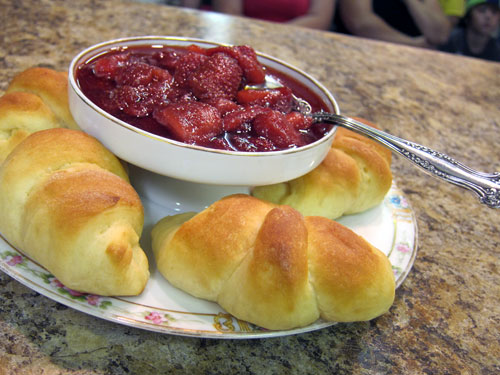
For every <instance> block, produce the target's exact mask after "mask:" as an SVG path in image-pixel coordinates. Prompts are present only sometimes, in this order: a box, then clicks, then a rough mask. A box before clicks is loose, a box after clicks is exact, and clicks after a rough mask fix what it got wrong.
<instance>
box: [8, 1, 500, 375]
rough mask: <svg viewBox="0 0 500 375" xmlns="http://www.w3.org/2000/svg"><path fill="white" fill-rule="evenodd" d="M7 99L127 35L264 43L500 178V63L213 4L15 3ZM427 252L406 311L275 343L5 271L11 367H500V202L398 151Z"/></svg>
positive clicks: (368, 370)
mask: <svg viewBox="0 0 500 375" xmlns="http://www.w3.org/2000/svg"><path fill="white" fill-rule="evenodd" d="M0 9H1V11H0V25H1V28H0V93H3V91H4V90H5V88H6V87H7V84H8V82H9V81H10V79H11V78H12V77H13V76H14V75H15V74H16V73H18V72H20V71H22V70H23V69H25V68H28V67H30V66H33V65H37V66H47V67H52V68H55V69H61V70H65V69H67V66H68V64H69V62H70V60H71V58H72V56H74V55H75V54H76V53H77V52H79V51H80V50H81V49H83V48H85V47H87V46H89V45H91V44H94V43H96V42H100V41H104V40H107V39H111V38H117V37H126V36H135V35H148V34H149V35H152V34H161V35H179V36H191V37H199V38H206V39H211V40H215V41H220V42H226V43H234V44H249V45H252V46H253V47H254V48H255V49H257V50H260V51H262V52H266V53H269V54H272V55H274V56H276V57H279V58H281V59H283V60H286V61H288V62H289V63H291V64H294V65H296V66H298V67H300V68H303V69H304V70H306V71H307V72H309V73H310V74H311V75H313V76H314V77H316V78H317V79H319V80H320V81H321V82H322V83H323V84H324V85H325V86H326V87H327V88H329V89H330V90H331V92H332V93H333V94H334V95H335V96H336V98H337V100H338V102H339V105H340V108H341V110H342V112H343V113H345V114H348V115H352V116H361V117H365V118H367V119H370V120H371V121H373V122H375V123H377V124H379V125H380V126H381V127H382V128H383V129H385V130H387V131H389V132H391V133H393V134H395V135H399V136H402V137H405V138H407V139H411V140H413V141H416V142H418V143H421V144H424V145H427V146H430V147H432V148H435V149H438V150H440V151H443V152H445V153H448V154H449V155H451V156H454V157H456V158H457V159H459V160H461V161H463V162H464V163H465V164H467V165H469V166H471V167H473V168H475V169H478V170H482V171H487V172H493V171H494V170H497V171H500V147H499V146H498V144H499V141H500V135H499V131H500V64H496V63H490V62H485V61H479V60H474V59H468V58H463V57H458V56H452V55H446V54H442V53H437V52H433V51H424V50H417V49H412V48H407V47H404V46H396V45H391V44H386V43H381V42H374V41H367V40H362V39H357V38H351V37H346V36H340V35H337V34H333V33H324V32H317V31H312V30H306V29H300V28H291V27H287V26H283V25H277V24H268V23H262V22H251V21H248V20H243V19H239V18H230V17H227V16H223V15H217V14H213V13H201V12H197V11H190V10H182V9H179V8H172V7H166V6H157V5H144V4H137V3H127V2H121V1H117V0H108V1H91V0H80V1H63V0H40V1H29V0H20V1H10V0H0ZM393 172H394V178H395V180H396V183H397V185H398V186H399V187H400V188H401V189H403V191H404V192H405V195H406V196H407V198H408V199H409V201H410V203H411V205H412V207H413V210H414V213H415V217H416V219H417V222H418V227H419V232H418V236H419V252H418V255H417V258H416V261H415V264H414V268H413V269H412V271H411V273H410V275H409V276H408V278H407V279H406V281H405V282H404V284H403V285H402V287H401V288H399V289H398V290H397V294H396V300H395V303H394V306H393V307H392V308H391V310H390V312H389V313H387V314H385V315H384V316H382V317H380V318H378V319H376V320H374V321H372V322H364V323H353V324H340V325H335V326H333V327H331V328H327V329H323V330H320V331H316V332H312V333H307V334H301V335H295V336H289V337H282V338H273V339H265V340H237V341H232V340H212V339H200V338H186V337H180V336H172V335H165V334H158V333H152V332H147V331H142V330H139V329H135V328H129V327H126V326H122V325H117V324H113V323H110V322H107V321H104V320H101V319H96V318H93V317H91V316H88V315H85V314H83V313H80V312H78V311H75V310H73V309H70V308H67V307H65V306H63V305H60V304H58V303H56V302H53V301H51V300H49V299H47V298H46V297H43V296H41V295H39V294H38V293H36V292H34V291H32V290H30V289H28V288H26V287H25V286H23V285H21V284H20V283H18V282H17V281H15V280H13V279H11V278H10V277H9V276H7V275H5V274H3V273H2V274H0V374H50V375H52V374H143V375H147V374H164V373H165V374H166V373H169V374H184V373H190V374H208V373H210V374H226V373H235V374H322V373H325V374H327V373H328V374H334V373H337V374H450V375H454V374H481V375H487V374H498V373H500V331H499V327H500V303H499V302H500V301H499V297H500V277H499V264H500V263H499V256H500V234H499V224H500V211H498V210H496V211H495V210H492V209H488V208H485V207H483V206H481V205H479V204H478V202H477V200H476V198H475V197H474V196H472V194H470V193H468V192H466V191H465V190H462V189H460V188H458V187H455V186H452V185H449V184H445V183H441V182H439V181H438V180H436V179H434V178H432V177H429V176H427V175H426V174H424V173H422V172H420V171H419V170H417V169H415V168H414V167H413V166H411V165H410V164H409V163H408V162H406V161H404V160H403V159H402V158H401V157H398V156H395V157H394V162H393Z"/></svg>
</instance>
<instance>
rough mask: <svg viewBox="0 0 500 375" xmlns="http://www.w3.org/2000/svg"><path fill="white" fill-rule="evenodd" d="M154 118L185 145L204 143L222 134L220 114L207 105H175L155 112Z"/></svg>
mask: <svg viewBox="0 0 500 375" xmlns="http://www.w3.org/2000/svg"><path fill="white" fill-rule="evenodd" d="M153 116H154V118H155V120H156V121H158V122H159V123H160V124H162V125H163V126H165V127H166V128H167V129H168V130H169V131H170V132H171V133H172V135H173V137H174V138H175V139H176V140H178V141H181V142H185V143H192V144H194V143H196V142H202V141H203V140H206V139H209V138H211V137H215V136H217V135H219V134H220V133H221V132H222V121H221V118H220V116H219V112H218V111H217V109H216V108H215V107H212V106H210V105H208V104H206V103H201V102H183V103H173V104H169V105H167V106H166V107H164V108H163V109H160V110H158V111H155V112H154V114H153Z"/></svg>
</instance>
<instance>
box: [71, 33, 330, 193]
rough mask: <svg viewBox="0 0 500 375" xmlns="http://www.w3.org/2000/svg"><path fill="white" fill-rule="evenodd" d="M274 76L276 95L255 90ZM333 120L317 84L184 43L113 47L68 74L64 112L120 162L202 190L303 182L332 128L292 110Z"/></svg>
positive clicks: (262, 62) (260, 60)
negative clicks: (300, 105)
mask: <svg viewBox="0 0 500 375" xmlns="http://www.w3.org/2000/svg"><path fill="white" fill-rule="evenodd" d="M266 76H272V77H273V78H274V79H275V80H277V81H279V82H280V84H281V86H282V87H276V88H265V89H262V88H261V89H255V88H254V87H258V86H259V85H262V84H263V83H264V80H265V77H266ZM292 94H293V95H295V96H297V97H300V98H301V99H304V100H306V101H307V102H308V103H309V104H310V105H311V107H312V109H313V111H320V110H323V111H328V112H334V113H338V112H339V109H338V106H337V103H336V101H335V99H334V98H333V96H332V95H331V94H330V92H329V91H328V90H327V89H326V88H325V87H324V86H323V85H321V84H320V83H319V82H318V81H317V80H315V79H314V78H313V77H311V76H309V75H308V74H307V73H305V72H303V71H301V70H300V69H298V68H295V67H293V66H291V65H289V64H287V63H285V62H283V61H281V60H278V59H276V58H274V57H271V56H268V55H265V54H263V53H259V52H256V51H254V50H253V49H252V47H249V46H230V45H222V44H218V43H214V42H209V41H205V40H200V39H192V38H181V37H160V36H148V37H135V38H127V39H118V40H112V41H108V42H104V43H100V44H97V45H94V46H91V47H89V48H87V49H85V50H84V51H82V52H80V53H79V54H78V55H77V56H76V57H75V58H74V59H73V60H72V62H71V64H70V68H69V104H70V110H71V113H72V114H73V117H74V118H75V121H76V122H77V123H78V125H79V126H80V128H81V129H82V130H83V131H85V132H87V133H89V134H91V135H93V136H94V137H96V138H97V139H99V140H100V141H101V142H102V143H103V144H104V145H105V146H106V147H107V148H108V149H110V150H111V151H112V152H113V153H114V154H115V155H116V156H118V157H119V158H121V159H123V160H125V161H127V162H129V163H131V164H133V165H135V166H137V167H140V168H144V169H146V170H148V171H151V172H154V173H157V174H159V175H163V176H168V177H172V178H175V179H179V180H184V181H190V182H195V183H201V184H214V185H231V186H257V185H267V184H273V183H279V182H283V181H288V180H291V179H294V178H296V177H299V176H301V175H304V174H306V173H307V172H309V171H310V170H312V169H313V168H315V167H316V166H317V165H318V164H319V163H321V161H322V160H323V159H324V157H325V156H326V153H327V152H328V149H329V148H330V145H331V142H332V140H333V137H334V133H335V128H334V127H332V126H331V125H328V124H320V123H313V122H312V121H311V119H310V118H308V117H307V116H304V115H302V114H301V113H299V112H297V111H295V110H294V105H293V97H292Z"/></svg>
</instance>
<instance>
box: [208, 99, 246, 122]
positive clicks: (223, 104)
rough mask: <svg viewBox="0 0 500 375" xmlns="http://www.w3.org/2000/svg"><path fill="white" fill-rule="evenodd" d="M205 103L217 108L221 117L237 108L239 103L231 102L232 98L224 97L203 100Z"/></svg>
mask: <svg viewBox="0 0 500 375" xmlns="http://www.w3.org/2000/svg"><path fill="white" fill-rule="evenodd" d="M205 103H207V104H210V105H211V106H213V107H215V108H217V110H218V111H219V113H220V115H221V116H222V117H224V116H225V115H227V114H228V113H229V112H232V111H235V110H237V109H238V108H239V105H238V104H237V103H235V102H233V101H232V100H229V99H224V98H217V99H212V100H208V101H205Z"/></svg>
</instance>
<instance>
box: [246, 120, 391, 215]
mask: <svg viewBox="0 0 500 375" xmlns="http://www.w3.org/2000/svg"><path fill="white" fill-rule="evenodd" d="M358 120H361V119H358ZM363 122H365V123H367V124H368V125H371V126H375V125H374V124H371V123H369V122H367V121H366V120H363ZM391 183H392V174H391V151H390V150H389V149H387V148H385V147H384V146H382V145H380V144H378V143H377V142H375V141H372V140H370V139H368V138H366V137H363V136H361V135H359V134H357V133H354V132H352V131H350V130H347V129H343V128H338V129H337V133H336V134H335V138H334V140H333V143H332V147H331V149H330V151H329V152H328V154H327V156H326V158H325V159H324V161H323V162H322V163H321V164H320V165H319V166H318V167H316V168H315V169H314V170H312V171H311V172H309V173H308V174H306V175H304V176H302V177H298V178H296V179H294V180H291V181H287V182H283V183H278V184H274V185H266V186H258V187H255V188H254V189H253V191H252V195H254V196H255V197H257V198H260V199H264V200H267V201H270V202H273V203H277V204H286V205H289V206H292V207H293V208H295V209H297V210H299V211H300V212H301V213H302V214H303V215H318V216H324V217H327V218H330V219H335V218H338V217H340V216H342V215H347V214H354V213H358V212H363V211H365V210H367V209H369V208H371V207H374V206H376V205H377V204H379V203H380V202H381V201H382V200H383V199H384V197H385V195H386V194H387V192H388V191H389V189H390V187H391Z"/></svg>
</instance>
